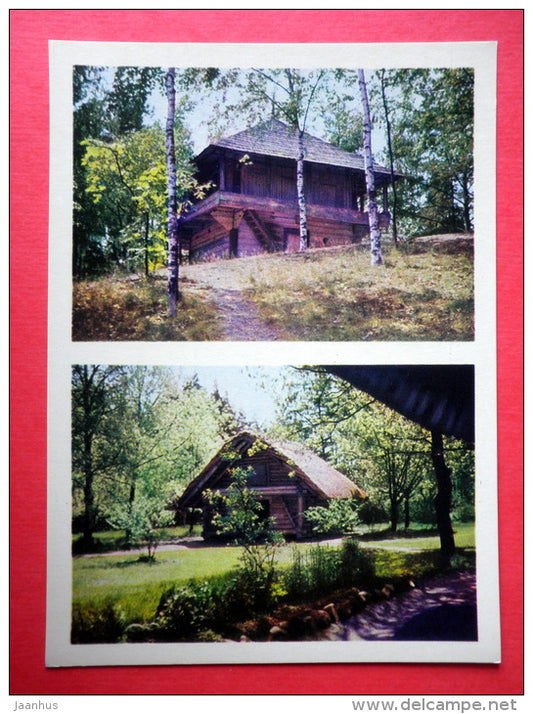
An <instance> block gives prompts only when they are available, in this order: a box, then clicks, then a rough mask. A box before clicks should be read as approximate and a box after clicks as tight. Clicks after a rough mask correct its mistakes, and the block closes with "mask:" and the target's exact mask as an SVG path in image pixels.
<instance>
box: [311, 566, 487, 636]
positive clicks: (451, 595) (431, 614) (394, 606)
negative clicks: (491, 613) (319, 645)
mask: <svg viewBox="0 0 533 714" xmlns="http://www.w3.org/2000/svg"><path fill="white" fill-rule="evenodd" d="M324 636H325V638H326V639H330V640H411V641H414V640H450V641H472V640H476V639H477V614H476V578H475V575H474V574H473V573H467V572H463V573H452V574H444V575H439V576H436V577H433V578H430V579H429V580H426V581H424V582H422V583H420V584H419V585H417V587H415V588H413V589H412V590H410V591H408V592H406V593H404V594H402V595H398V596H396V597H392V598H390V599H388V600H383V601H381V602H378V603H376V604H373V605H369V606H368V607H366V608H365V609H364V610H363V611H362V612H361V613H359V614H358V615H355V616H353V617H351V618H350V619H349V620H348V621H347V622H344V623H342V624H339V625H333V626H332V627H331V628H329V630H328V631H327V632H326V633H325V635H324Z"/></svg>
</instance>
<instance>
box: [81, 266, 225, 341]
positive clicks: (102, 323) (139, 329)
mask: <svg viewBox="0 0 533 714" xmlns="http://www.w3.org/2000/svg"><path fill="white" fill-rule="evenodd" d="M167 312H168V308H167V295H166V281H165V280H164V279H162V278H155V277H154V278H149V279H141V278H138V279H131V278H100V279H99V280H95V281H86V282H79V283H75V284H74V286H73V308H72V339H73V340H82V341H99V340H144V341H169V342H170V341H180V340H185V341H191V340H192V341H194V340H214V339H217V337H218V334H219V332H218V325H217V318H216V311H215V306H214V305H213V304H212V303H211V302H210V301H209V299H208V298H204V297H201V296H199V294H198V291H197V292H196V295H195V298H194V299H192V298H191V297H190V296H188V295H187V294H181V296H180V301H179V305H178V314H177V316H176V317H175V318H173V319H172V318H170V317H169V316H168V314H167Z"/></svg>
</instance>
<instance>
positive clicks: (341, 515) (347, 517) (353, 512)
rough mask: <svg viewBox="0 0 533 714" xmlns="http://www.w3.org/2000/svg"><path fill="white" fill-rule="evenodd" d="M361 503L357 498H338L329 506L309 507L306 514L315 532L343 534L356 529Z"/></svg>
mask: <svg viewBox="0 0 533 714" xmlns="http://www.w3.org/2000/svg"><path fill="white" fill-rule="evenodd" d="M359 506H360V503H359V502H358V501H356V500H355V499H342V498H336V499H332V500H331V501H329V503H328V505H327V506H314V507H313V508H308V509H307V511H306V512H305V514H304V517H305V519H306V520H307V521H309V522H310V523H311V527H312V530H313V533H317V534H320V535H342V534H343V533H349V532H350V531H352V530H354V528H356V527H357V526H358V525H359V524H360V519H359Z"/></svg>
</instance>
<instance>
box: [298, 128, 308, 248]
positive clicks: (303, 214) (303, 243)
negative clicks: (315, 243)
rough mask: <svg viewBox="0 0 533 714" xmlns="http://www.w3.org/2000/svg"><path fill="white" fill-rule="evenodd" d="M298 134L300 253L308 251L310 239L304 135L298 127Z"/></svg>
mask: <svg viewBox="0 0 533 714" xmlns="http://www.w3.org/2000/svg"><path fill="white" fill-rule="evenodd" d="M296 131H297V132H298V158H297V159H296V190H297V194H298V216H299V220H300V251H304V250H307V248H308V244H309V239H308V235H307V205H306V202H305V187H304V158H305V147H304V133H303V131H302V130H301V129H300V128H299V127H297V129H296Z"/></svg>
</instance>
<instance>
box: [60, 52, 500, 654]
mask: <svg viewBox="0 0 533 714" xmlns="http://www.w3.org/2000/svg"><path fill="white" fill-rule="evenodd" d="M50 88H51V91H50V112H51V138H50V141H51V152H50V161H51V190H50V258H49V259H50V273H49V382H48V394H49V397H48V399H49V403H48V454H49V455H48V545H47V548H48V551H47V552H48V566H47V567H48V570H47V585H48V590H47V632H46V664H47V666H49V667H72V666H109V665H128V664H135V665H143V664H146V665H153V664H176V665H180V664H217V663H218V664H233V663H252V662H253V663H292V662H299V663H300V662H301V663H305V662H470V663H476V662H490V663H494V662H498V661H499V658H500V634H499V631H500V628H499V602H498V544H497V533H498V524H497V505H498V504H497V449H496V324H495V292H496V276H495V244H496V236H495V230H496V227H495V96H496V95H495V91H496V44H495V43H434V44H398V45H396V44H382V45H379V44H369V45H363V44H357V45H355V44H354V45H350V44H320V45H318V44H317V45H313V44H303V45H302V44H299V45H296V44H295V45H286V44H283V45H282V44H280V45H272V44H268V45H266V44H265V45H260V44H242V45H240V44H239V45H234V44H224V43H220V44H202V45H196V44H151V43H144V44H129V43H90V42H51V43H50Z"/></svg>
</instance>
